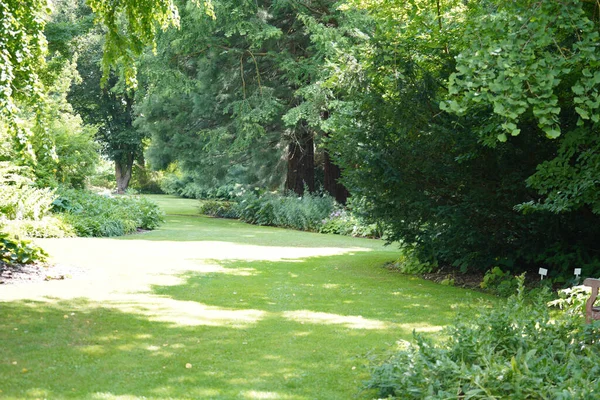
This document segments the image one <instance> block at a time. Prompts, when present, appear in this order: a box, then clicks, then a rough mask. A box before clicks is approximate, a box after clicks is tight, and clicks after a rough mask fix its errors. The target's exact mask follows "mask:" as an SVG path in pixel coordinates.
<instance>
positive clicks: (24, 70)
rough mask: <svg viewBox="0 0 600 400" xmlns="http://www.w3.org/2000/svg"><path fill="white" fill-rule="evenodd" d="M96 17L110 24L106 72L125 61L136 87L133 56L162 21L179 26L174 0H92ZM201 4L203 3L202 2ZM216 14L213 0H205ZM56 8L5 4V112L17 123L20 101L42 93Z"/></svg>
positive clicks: (33, 1)
mask: <svg viewBox="0 0 600 400" xmlns="http://www.w3.org/2000/svg"><path fill="white" fill-rule="evenodd" d="M89 4H90V6H91V8H92V10H93V11H94V13H95V15H96V17H97V20H98V21H101V22H102V24H103V26H105V27H106V42H105V48H104V55H103V58H102V69H103V73H104V76H105V77H106V79H108V73H109V71H110V68H111V66H112V65H115V64H120V65H121V66H122V68H123V71H124V76H125V80H126V82H127V84H128V85H130V86H135V71H136V69H135V65H134V63H133V61H134V58H135V57H136V56H138V55H140V54H141V53H142V51H143V50H144V48H145V47H146V46H148V45H153V44H155V36H156V32H157V29H156V28H157V25H158V26H159V27H160V28H162V29H166V28H167V27H169V26H177V25H178V21H179V20H178V14H177V8H176V7H175V5H174V3H173V1H172V0H149V1H144V2H138V1H131V0H117V1H115V0H110V1H108V0H89ZM198 5H200V4H198ZM202 6H203V7H204V9H205V11H206V12H207V13H208V14H211V13H212V11H211V4H210V0H207V1H204V2H203V3H202ZM50 13H51V7H50V2H49V1H48V0H6V1H3V2H2V3H0V39H2V40H0V54H1V55H2V62H1V63H0V117H2V118H3V119H5V120H6V121H7V124H8V127H9V128H12V129H19V128H18V124H17V122H18V119H17V118H16V115H17V112H18V106H17V102H18V101H29V102H31V103H35V101H36V99H37V98H39V96H40V95H41V82H40V79H39V72H40V70H41V69H43V68H44V64H45V62H44V61H45V60H44V56H45V54H46V50H47V49H46V38H45V36H44V27H45V24H46V22H47V20H48V17H49V15H50Z"/></svg>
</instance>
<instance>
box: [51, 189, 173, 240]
mask: <svg viewBox="0 0 600 400" xmlns="http://www.w3.org/2000/svg"><path fill="white" fill-rule="evenodd" d="M58 193H59V197H58V198H57V199H56V200H55V201H54V203H53V204H54V210H55V212H57V213H60V215H61V217H62V218H63V219H64V220H65V221H66V222H67V223H69V224H70V225H72V226H73V228H74V229H75V231H76V232H77V235H78V236H121V235H125V234H129V233H133V232H135V231H136V230H137V229H155V228H156V227H158V226H159V225H160V223H161V222H162V221H163V213H162V211H161V210H160V209H159V207H158V205H156V204H155V203H153V202H151V201H149V200H147V199H145V198H142V197H134V196H117V197H112V196H103V195H99V194H95V193H92V192H89V191H82V190H72V189H61V190H60V191H59V192H58Z"/></svg>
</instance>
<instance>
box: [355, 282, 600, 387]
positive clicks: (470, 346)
mask: <svg viewBox="0 0 600 400" xmlns="http://www.w3.org/2000/svg"><path fill="white" fill-rule="evenodd" d="M523 290H524V289H523V280H522V278H521V280H520V282H519V292H518V294H517V295H516V296H512V297H511V298H509V299H508V300H507V302H506V303H505V304H504V305H502V306H500V307H496V308H494V309H490V310H487V309H485V310H483V311H482V313H481V314H480V315H478V316H476V317H474V316H473V315H472V314H469V315H462V316H460V317H459V318H458V321H457V322H455V323H454V324H453V325H452V326H450V327H449V328H447V329H446V334H447V337H448V339H446V341H444V342H443V343H442V344H440V345H435V344H433V343H432V342H431V341H430V340H427V339H425V338H424V337H422V336H420V335H415V343H414V344H410V343H408V342H407V343H403V344H402V345H401V348H400V349H399V350H398V351H397V352H396V353H394V354H393V355H392V356H391V357H390V358H389V359H388V360H386V361H385V362H384V363H382V364H381V365H376V366H374V367H373V368H372V378H371V380H370V381H369V382H368V383H367V387H369V388H375V389H377V390H378V391H379V396H380V397H385V398H398V399H425V398H426V399H459V398H460V399H480V398H520V399H528V398H531V399H534V398H535V399H539V398H551V399H573V398H578V399H583V398H596V397H598V390H600V381H599V380H600V378H599V376H598V365H597V360H598V356H600V342H599V341H598V334H600V325H599V324H598V323H596V324H593V325H584V323H583V319H582V316H581V313H580V312H575V313H572V312H560V313H558V314H556V315H554V314H551V313H550V312H549V310H548V307H547V306H546V304H544V303H543V302H542V301H539V300H538V301H537V302H534V303H528V302H527V301H526V300H525V299H524V293H523ZM578 311H579V310H578Z"/></svg>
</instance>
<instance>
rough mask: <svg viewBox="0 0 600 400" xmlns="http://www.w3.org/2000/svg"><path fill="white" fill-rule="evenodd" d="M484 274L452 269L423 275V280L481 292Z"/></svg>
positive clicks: (443, 269)
mask: <svg viewBox="0 0 600 400" xmlns="http://www.w3.org/2000/svg"><path fill="white" fill-rule="evenodd" d="M483 276H484V273H483V272H478V271H471V272H466V273H460V272H457V271H456V270H452V268H445V267H443V268H441V269H439V270H437V271H435V272H431V273H428V274H422V275H421V278H423V279H427V280H428V281H433V282H436V283H448V284H451V283H452V286H457V287H461V288H465V289H474V290H481V286H480V284H481V281H483Z"/></svg>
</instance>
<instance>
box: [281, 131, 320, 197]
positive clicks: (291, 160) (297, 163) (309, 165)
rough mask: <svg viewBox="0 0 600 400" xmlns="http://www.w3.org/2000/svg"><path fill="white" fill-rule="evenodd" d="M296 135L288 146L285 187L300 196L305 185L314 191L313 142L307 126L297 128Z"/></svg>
mask: <svg viewBox="0 0 600 400" xmlns="http://www.w3.org/2000/svg"><path fill="white" fill-rule="evenodd" d="M298 133H299V135H298V137H297V138H296V140H292V141H291V142H290V144H289V146H288V170H287V178H286V181H285V189H286V190H288V191H293V192H294V193H296V194H298V195H299V196H302V195H303V194H304V187H305V186H306V187H307V188H308V190H309V191H310V192H314V191H315V144H314V139H313V133H312V131H311V130H310V129H308V127H305V126H301V127H300V129H298Z"/></svg>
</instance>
